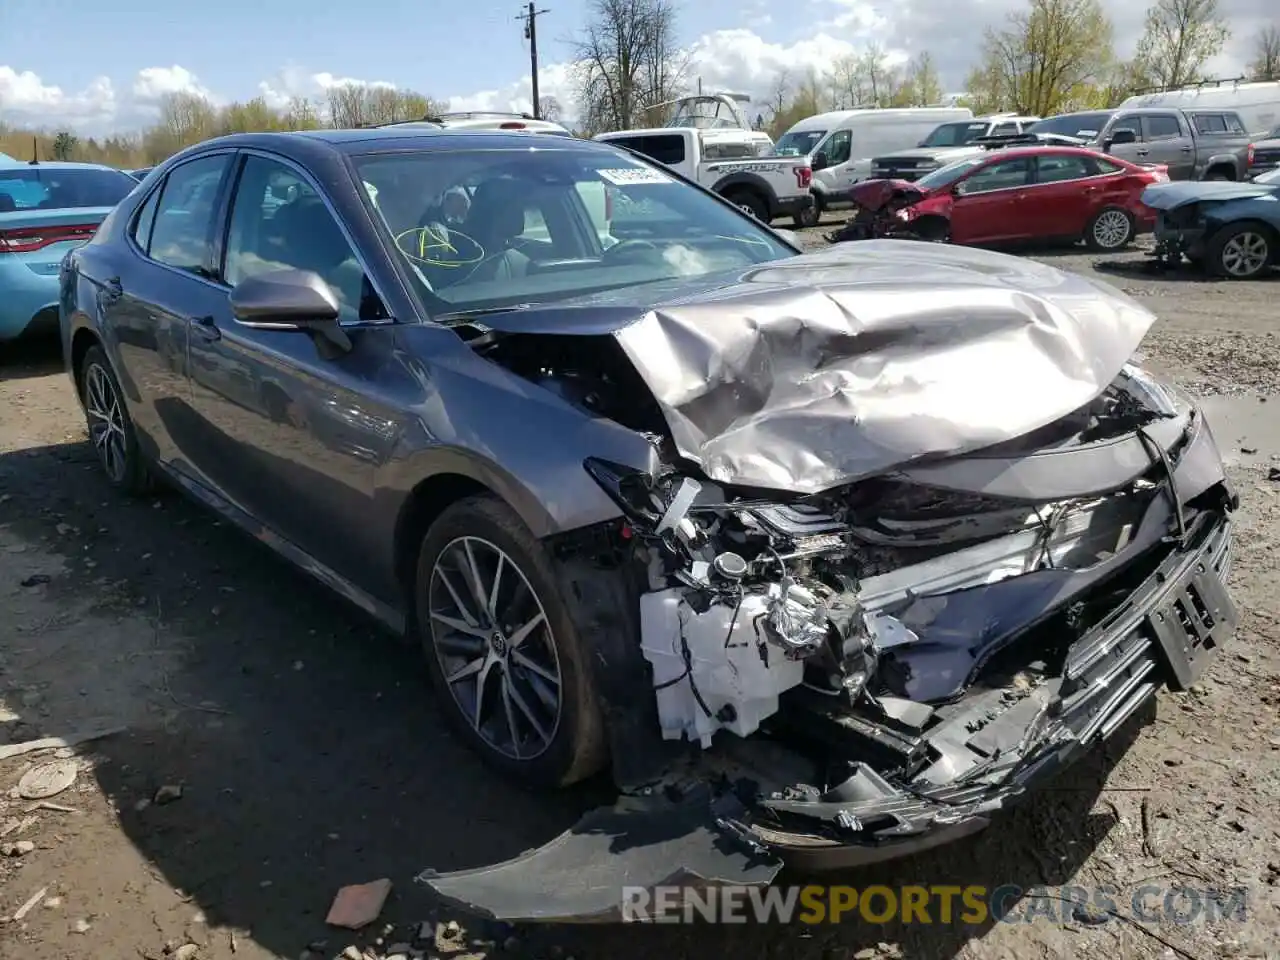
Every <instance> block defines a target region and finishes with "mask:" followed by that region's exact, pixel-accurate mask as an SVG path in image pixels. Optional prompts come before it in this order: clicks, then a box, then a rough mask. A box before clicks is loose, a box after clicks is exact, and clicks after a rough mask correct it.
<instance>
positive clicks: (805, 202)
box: [595, 127, 813, 223]
mask: <svg viewBox="0 0 1280 960" xmlns="http://www.w3.org/2000/svg"><path fill="white" fill-rule="evenodd" d="M595 139H596V140H600V141H603V142H605V143H612V144H616V145H617V146H620V147H627V148H628V149H630V150H634V151H635V152H636V153H640V154H643V155H644V156H646V157H648V158H649V159H650V160H656V161H657V162H658V163H661V164H663V165H665V166H668V167H670V168H671V169H673V170H675V171H676V172H677V173H679V174H681V175H683V176H685V177H687V178H688V179H690V180H693V181H695V182H697V183H699V184H701V185H702V186H704V187H706V188H708V189H710V190H714V191H715V192H716V193H718V194H720V195H721V196H722V197H724V198H725V199H726V200H728V201H729V202H731V203H734V204H737V205H738V206H739V207H741V208H742V209H743V210H745V211H746V212H747V213H749V214H751V215H752V216H753V217H755V218H756V219H757V220H760V221H761V222H762V223H769V222H770V221H772V220H775V219H777V218H778V217H792V218H794V217H797V216H798V215H800V214H801V213H803V212H804V211H805V210H806V209H807V208H808V207H810V206H812V205H813V195H812V194H811V193H810V191H809V187H810V184H811V182H812V180H813V170H812V168H811V167H810V166H809V159H808V158H807V157H773V156H766V157H761V156H759V155H758V153H757V147H756V145H754V144H752V143H751V142H749V141H747V140H745V139H744V138H743V135H742V131H740V130H728V129H726V130H697V129H693V128H689V127H685V128H678V127H654V128H652V129H647V130H619V131H617V132H616V133H601V134H597V135H596V137H595Z"/></svg>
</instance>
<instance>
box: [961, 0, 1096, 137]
mask: <svg viewBox="0 0 1280 960" xmlns="http://www.w3.org/2000/svg"><path fill="white" fill-rule="evenodd" d="M1113 59H1114V58H1113V55H1112V30H1111V21H1110V20H1108V19H1107V16H1106V14H1105V13H1103V11H1102V5H1101V3H1100V2H1099V0H1029V2H1028V4H1027V9H1026V10H1025V11H1023V12H1021V13H1015V14H1011V15H1010V16H1009V18H1008V22H1007V25H1006V26H1005V28H1004V29H1002V30H995V29H988V30H987V32H986V36H985V37H984V40H983V44H982V53H981V60H980V61H979V63H978V65H977V66H976V67H975V68H974V69H973V71H972V72H971V73H970V74H969V81H968V89H969V94H970V98H971V101H972V103H973V104H975V106H974V109H975V110H977V109H979V108H981V109H982V110H983V111H984V112H986V111H988V110H992V109H1000V108H1003V109H1011V110H1017V111H1019V112H1021V113H1028V114H1034V115H1037V116H1042V117H1047V116H1050V115H1052V114H1054V113H1058V112H1060V111H1061V109H1062V108H1063V106H1064V105H1065V104H1069V103H1071V102H1073V101H1075V100H1078V99H1079V98H1080V97H1081V96H1082V95H1084V94H1085V93H1086V92H1087V91H1088V90H1089V89H1090V88H1092V87H1094V86H1096V85H1097V84H1098V83H1100V82H1103V81H1104V79H1105V78H1106V76H1107V75H1108V74H1109V72H1110V70H1111V68H1112V63H1113Z"/></svg>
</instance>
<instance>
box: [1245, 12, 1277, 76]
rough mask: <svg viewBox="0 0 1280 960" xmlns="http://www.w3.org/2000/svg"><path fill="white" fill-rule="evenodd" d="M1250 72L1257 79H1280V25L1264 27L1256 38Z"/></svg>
mask: <svg viewBox="0 0 1280 960" xmlns="http://www.w3.org/2000/svg"><path fill="white" fill-rule="evenodd" d="M1249 72H1250V73H1251V74H1252V75H1253V78H1254V79H1255V80H1280V26H1277V25H1276V24H1272V25H1271V26H1269V27H1264V28H1263V30H1262V32H1261V33H1259V34H1258V36H1257V37H1256V38H1255V39H1254V41H1253V60H1251V61H1250V62H1249Z"/></svg>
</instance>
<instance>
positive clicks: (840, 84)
mask: <svg viewBox="0 0 1280 960" xmlns="http://www.w3.org/2000/svg"><path fill="white" fill-rule="evenodd" d="M862 81H863V77H862V58H861V57H859V56H858V55H857V54H854V53H846V54H844V55H843V56H839V57H836V59H835V60H833V61H832V63H831V67H830V69H828V70H827V74H826V82H827V87H828V88H829V90H830V91H831V109H832V110H848V109H849V108H851V107H856V106H857V105H858V104H859V103H862V102H863V101H864V100H865V99H866V94H865V92H864V89H863V87H864V85H863V82H862Z"/></svg>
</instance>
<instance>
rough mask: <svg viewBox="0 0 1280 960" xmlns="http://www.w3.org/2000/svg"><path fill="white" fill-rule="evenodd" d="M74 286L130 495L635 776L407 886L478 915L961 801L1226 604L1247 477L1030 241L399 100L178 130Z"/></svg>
mask: <svg viewBox="0 0 1280 960" xmlns="http://www.w3.org/2000/svg"><path fill="white" fill-rule="evenodd" d="M463 195H465V196H463ZM450 198H451V199H450ZM447 199H448V202H446V200H447ZM461 199H465V201H466V202H465V203H462V202H460V201H461ZM60 281H61V321H62V336H63V343H64V348H65V355H66V358H67V364H68V371H69V373H70V376H71V378H72V380H73V382H74V384H75V387H76V390H77V393H78V395H79V397H80V400H81V403H82V404H83V407H84V410H85V414H86V418H87V421H88V426H89V433H90V436H91V439H92V443H93V446H94V448H95V449H96V451H97V453H98V456H99V459H100V461H101V465H102V468H103V473H104V475H105V477H106V478H107V481H108V482H109V483H111V484H112V485H114V486H115V487H117V488H118V489H119V490H121V491H122V492H126V493H141V492H144V491H146V490H148V489H150V488H151V486H152V485H153V484H154V483H156V482H157V481H163V482H165V483H167V484H170V485H173V486H177V487H179V488H181V489H182V490H184V491H186V492H187V493H188V494H190V495H192V496H194V497H196V498H197V499H199V500H201V501H203V502H204V503H205V504H207V505H208V506H209V507H211V508H212V509H214V510H216V511H218V512H219V513H220V514H221V515H222V516H224V517H226V518H228V519H229V520H231V521H232V522H233V523H235V524H237V525H239V526H240V527H242V528H243V529H244V530H246V531H247V532H248V533H249V534H250V535H251V536H253V537H255V538H257V539H258V540H259V541H261V542H262V543H265V544H266V545H268V546H269V547H271V548H272V549H274V550H275V551H277V552H278V553H280V554H281V555H282V556H283V557H285V558H286V559H287V560H289V561H291V562H292V563H295V564H297V565H298V566H300V567H302V568H303V569H305V570H306V571H308V572H309V573H311V574H312V575H313V576H314V577H315V578H317V579H318V580H320V581H321V582H323V583H324V584H326V585H328V586H329V587H331V588H332V589H334V590H336V591H338V592H339V593H340V594H342V595H343V596H345V597H347V598H348V599H349V600H351V601H352V602H353V603H355V604H357V605H359V606H361V607H362V608H364V609H365V610H367V611H368V612H369V613H370V614H371V615H372V616H373V617H374V618H377V619H379V620H381V621H383V622H384V623H385V624H387V625H388V626H390V627H391V628H392V629H394V630H396V631H398V632H400V633H403V634H404V635H406V636H408V637H410V638H412V639H413V640H414V641H415V642H418V643H420V644H421V645H422V647H423V651H424V654H425V658H426V662H427V665H428V668H429V672H430V676H431V678H432V681H433V684H434V687H435V690H436V694H437V699H438V700H439V702H440V704H441V707H442V709H443V710H444V712H445V714H446V715H447V717H448V718H449V720H450V722H451V723H452V724H453V726H454V727H455V728H456V730H457V731H458V733H459V735H460V736H462V737H463V738H465V739H466V740H467V741H468V742H469V743H470V744H471V745H472V746H473V747H474V748H475V749H476V751H477V752H478V753H479V754H480V755H481V756H483V757H484V758H485V759H486V760H488V761H489V762H490V763H492V764H493V765H494V766H496V767H497V768H499V769H500V770H501V771H503V772H505V773H506V774H509V775H511V776H513V777H516V778H520V779H522V780H524V781H527V782H532V783H537V784H542V785H550V786H558V785H564V784H569V783H572V782H574V781H579V780H582V779H584V778H586V777H588V776H590V775H592V774H594V773H596V772H598V771H601V770H603V769H606V768H607V769H608V770H609V771H610V772H611V774H612V777H613V779H614V781H615V782H616V785H617V788H618V791H619V793H620V799H619V801H618V803H617V805H616V806H612V807H608V808H604V809H601V810H597V811H595V812H593V813H591V814H589V815H588V816H587V818H586V819H585V820H584V821H583V822H582V823H581V824H580V825H579V826H578V827H576V828H575V829H573V830H571V831H569V832H568V833H566V834H565V835H564V836H562V837H560V838H558V839H556V840H555V841H553V842H552V843H550V844H548V845H547V846H545V847H543V848H541V849H539V850H537V851H534V852H532V853H530V854H527V855H525V856H523V857H520V858H518V859H516V860H514V861H511V862H508V863H504V864H498V865H496V866H493V867H490V868H486V869H483V870H479V871H469V872H464V873H460V874H450V875H438V874H434V873H428V874H425V875H424V879H425V880H426V881H427V882H428V883H429V884H430V885H431V886H432V887H433V888H434V889H435V890H436V891H437V892H438V893H440V894H441V895H442V896H444V897H446V898H449V899H451V900H453V901H456V902H459V903H463V904H466V905H468V906H471V907H474V908H477V909H481V910H483V911H485V912H487V913H489V914H491V915H494V916H498V917H502V918H507V919H520V918H535V917H536V918H540V919H564V918H571V917H573V918H582V917H591V916H608V915H613V914H616V913H617V911H618V909H619V906H620V904H619V892H620V891H621V889H622V888H623V887H624V886H635V885H637V884H638V885H641V886H644V885H646V884H649V883H659V882H662V881H663V880H664V879H665V878H669V877H674V876H678V875H681V874H684V875H686V876H688V877H690V878H695V882H713V881H716V882H736V883H750V884H764V883H768V882H769V881H770V880H771V879H772V878H773V876H774V875H775V874H776V873H777V872H778V870H779V869H780V867H781V865H782V864H783V863H784V862H785V861H791V862H795V863H797V864H799V865H801V866H804V865H808V866H818V865H824V866H841V865H848V864H856V863H866V862H872V861H877V860H882V859H885V858H888V857H893V856H900V855H902V854H906V853H910V852H912V851H915V850H919V849H921V848H923V847H928V846H932V845H935V844H939V843H943V842H947V841H949V840H952V839H954V838H956V837H958V836H962V835H964V834H967V833H972V832H973V831H975V830H978V829H980V828H982V827H983V826H985V825H986V824H987V823H988V822H989V821H990V820H991V818H992V817H993V816H994V814H995V812H996V811H998V810H999V809H1001V808H1002V807H1004V806H1005V805H1006V804H1008V803H1010V802H1012V801H1013V800H1015V799H1016V798H1017V797H1019V796H1021V795H1024V794H1025V792H1026V790H1027V788H1028V787H1030V786H1032V785H1034V784H1036V783H1038V782H1040V781H1041V780H1043V779H1044V778H1045V777H1047V776H1050V775H1052V774H1053V773H1054V772H1055V771H1056V770H1058V769H1060V768H1061V767H1062V766H1063V765H1065V764H1067V763H1070V762H1071V761H1073V760H1074V759H1075V758H1077V757H1078V756H1079V755H1080V754H1081V753H1082V752H1084V751H1085V750H1088V749H1089V748H1091V747H1092V746H1093V745H1095V744H1097V743H1099V742H1100V741H1102V740H1103V739H1105V738H1107V737H1108V736H1110V735H1111V734H1112V733H1113V732H1114V731H1115V730H1116V729H1117V728H1119V727H1120V725H1121V724H1122V723H1123V722H1124V721H1125V720H1126V719H1127V718H1129V717H1130V716H1132V715H1133V714H1134V713H1135V712H1136V711H1138V709H1139V708H1140V707H1142V706H1143V705H1144V704H1146V703H1148V702H1149V700H1150V698H1151V697H1152V696H1153V695H1154V693H1155V691H1156V690H1157V689H1159V688H1161V687H1162V686H1165V685H1168V686H1171V687H1173V688H1175V689H1183V688H1186V687H1187V686H1189V685H1190V684H1192V683H1194V682H1195V681H1196V679H1197V678H1198V677H1199V676H1200V675H1201V673H1202V671H1203V670H1204V669H1205V666H1206V664H1207V663H1208V662H1209V660H1210V658H1211V656H1212V654H1213V652H1214V650H1215V649H1216V648H1218V647H1220V646H1221V644H1222V643H1223V642H1224V641H1225V639H1226V638H1227V637H1228V635H1229V634H1230V633H1231V632H1232V630H1233V629H1234V624H1235V619H1236V615H1235V610H1234V607H1233V605H1232V602H1231V599H1230V597H1229V595H1228V594H1227V591H1226V589H1225V587H1224V586H1223V582H1224V577H1225V575H1226V572H1227V568H1228V565H1229V560H1230V538H1231V521H1230V517H1231V513H1232V511H1233V510H1234V508H1235V506H1236V503H1237V501H1236V498H1235V495H1234V493H1233V492H1232V490H1231V489H1230V486H1229V484H1228V482H1227V480H1226V478H1225V475H1224V472H1223V468H1222V463H1221V459H1220V457H1219V454H1218V449H1217V447H1216V445H1215V442H1214V439H1213V435H1212V433H1211V432H1210V430H1209V427H1208V425H1207V424H1206V423H1205V422H1204V419H1203V417H1202V415H1201V413H1200V411H1199V409H1198V408H1197V406H1196V404H1195V403H1194V402H1193V401H1192V400H1191V399H1189V398H1188V397H1187V396H1185V395H1183V394H1182V393H1180V392H1179V391H1177V390H1175V389H1172V388H1170V387H1168V386H1166V385H1164V384H1162V383H1160V382H1159V381H1157V380H1155V379H1153V378H1152V377H1151V376H1150V375H1149V374H1148V373H1147V372H1145V371H1144V370H1142V369H1140V368H1138V367H1135V366H1133V365H1132V364H1131V362H1130V359H1131V357H1132V355H1133V353H1134V351H1135V349H1136V348H1137V347H1138V345H1139V343H1140V342H1141V340H1142V338H1143V337H1144V335H1145V334H1146V332H1147V330H1148V328H1149V327H1150V325H1151V324H1152V322H1153V321H1154V317H1153V316H1152V315H1151V314H1150V313H1149V312H1147V310H1146V309H1145V308H1144V307H1142V306H1141V305H1139V304H1138V303H1136V302H1134V301H1132V300H1130V299H1128V298H1127V297H1125V296H1123V295H1122V294H1119V293H1118V292H1116V291H1114V290H1112V289H1110V288H1107V287H1105V286H1100V285H1097V284H1095V283H1093V282H1091V281H1089V280H1086V279H1084V278H1081V277H1077V276H1073V275H1070V274H1065V273H1062V272H1060V271H1058V270H1055V269H1053V268H1051V267H1048V266H1043V265H1040V264H1036V263H1034V262H1031V261H1026V260H1020V259H1017V258H1014V257H1009V256H1005V255H1002V254H997V253H991V252H986V251H981V250H972V249H965V248H959V247H952V246H948V245H944V244H922V243H912V242H909V241H869V242H867V243H860V244H847V245H842V246H841V247H833V248H830V249H826V250H823V251H821V252H818V253H809V254H803V253H801V252H800V251H799V250H797V249H796V248H795V247H794V246H792V245H791V243H790V242H789V241H788V240H787V239H786V238H785V237H784V236H783V235H781V234H779V233H776V232H773V231H771V230H770V229H769V228H767V227H765V226H762V225H761V224H759V223H757V222H755V221H753V220H752V219H751V218H750V217H748V216H745V215H743V214H742V213H741V212H740V211H738V210H737V209H735V208H734V207H733V206H732V205H730V204H728V203H727V202H725V201H724V200H722V199H721V198H719V197H717V196H715V195H714V194H712V193H710V192H708V191H706V190H704V189H702V188H700V187H698V186H697V185H695V184H692V183H689V182H687V181H685V180H683V179H682V178H680V177H679V176H678V175H676V174H674V173H672V172H671V171H669V170H666V169H665V168H662V167H660V166H658V165H655V164H651V163H650V162H648V161H647V160H645V159H643V158H640V157H638V156H636V155H633V154H630V153H623V152H621V151H619V150H616V149H615V148H612V147H609V146H608V145H605V144H600V143H594V142H589V141H580V140H573V139H567V138H542V137H537V138H535V137H531V136H528V135H523V134H507V133H498V132H491V133H483V132H459V131H449V130H430V129H404V128H386V129H374V130H357V131H318V132H305V133H284V134H246V135H237V136H233V137H227V138H222V139H217V140H212V141H209V142H207V143H204V144H201V145H199V146H196V147H193V148H191V149H188V150H186V151H184V152H183V153H181V154H179V155H177V156H175V157H173V158H171V159H170V160H168V161H166V162H165V163H164V164H162V165H161V166H159V167H157V168H156V169H155V170H154V171H153V172H152V173H151V175H150V176H148V177H147V179H146V180H145V182H144V183H143V184H142V185H141V186H140V187H139V188H138V189H137V190H135V191H134V193H133V194H131V195H130V197H129V198H128V199H126V200H125V201H124V202H123V203H121V204H120V205H119V206H118V207H117V208H116V209H115V211H114V212H113V213H112V214H111V216H110V217H109V218H108V219H107V221H106V222H105V223H104V224H103V226H102V228H101V229H100V230H99V231H98V233H97V234H96V236H95V237H94V238H93V240H92V241H90V242H89V243H87V244H86V245H84V246H82V247H80V248H79V249H77V250H76V251H75V252H74V253H73V254H72V255H71V256H70V257H69V258H68V259H67V260H66V261H64V263H63V265H62V272H61V277H60ZM353 733H354V734H355V735H359V734H358V732H353ZM696 878H701V881H698V880H697V879H696Z"/></svg>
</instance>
